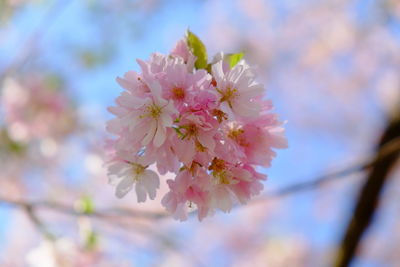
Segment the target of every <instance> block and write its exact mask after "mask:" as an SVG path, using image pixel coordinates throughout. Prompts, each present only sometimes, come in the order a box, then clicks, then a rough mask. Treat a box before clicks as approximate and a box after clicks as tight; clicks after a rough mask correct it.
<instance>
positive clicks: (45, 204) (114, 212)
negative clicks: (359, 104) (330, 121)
mask: <svg viewBox="0 0 400 267" xmlns="http://www.w3.org/2000/svg"><path fill="white" fill-rule="evenodd" d="M399 151H400V137H396V138H394V139H392V140H390V141H388V142H385V144H384V145H382V147H381V149H380V150H379V151H378V153H376V156H375V157H374V158H373V159H372V160H369V161H367V162H365V163H364V164H359V165H355V166H351V167H347V168H344V169H342V170H339V171H336V172H333V173H330V174H326V175H322V176H320V177H317V178H315V179H312V180H309V181H306V182H300V183H296V184H293V185H290V186H287V187H284V188H281V189H278V190H276V191H274V192H270V193H267V194H266V195H264V196H263V197H260V198H258V199H256V200H254V201H253V202H252V203H257V202H260V201H264V200H267V199H270V198H274V197H282V196H285V195H290V194H295V193H299V192H303V191H305V190H311V189H315V188H316V187H318V186H320V185H322V184H324V183H327V182H329V181H332V180H334V179H338V178H341V177H346V176H348V175H351V174H354V173H357V172H361V171H365V170H368V169H371V168H373V167H374V166H376V165H378V164H383V163H385V162H386V161H387V160H388V159H391V158H393V157H395V156H396V155H398V154H399ZM0 202H2V203H5V204H8V205H12V206H16V207H20V208H26V207H28V206H29V209H31V210H32V209H50V210H53V211H56V212H60V213H64V214H68V215H71V216H89V217H94V218H97V219H112V218H118V217H125V218H126V217H131V218H136V219H138V218H140V219H150V220H151V219H160V218H164V217H167V216H168V214H167V213H164V212H151V211H139V210H133V209H128V208H122V207H110V208H107V209H101V210H99V209H97V210H93V211H91V212H90V213H85V212H82V211H79V210H77V209H76V208H74V206H72V205H67V204H63V203H57V202H53V201H46V200H42V201H28V200H13V199H10V198H7V197H4V196H0Z"/></svg>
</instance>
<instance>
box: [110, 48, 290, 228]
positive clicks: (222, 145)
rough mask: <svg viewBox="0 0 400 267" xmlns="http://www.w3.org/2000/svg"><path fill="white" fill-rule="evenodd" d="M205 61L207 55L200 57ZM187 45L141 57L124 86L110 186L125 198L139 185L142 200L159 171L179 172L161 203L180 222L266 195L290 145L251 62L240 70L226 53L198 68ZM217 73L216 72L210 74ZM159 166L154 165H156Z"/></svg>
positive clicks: (114, 128)
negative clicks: (276, 161) (269, 175)
mask: <svg viewBox="0 0 400 267" xmlns="http://www.w3.org/2000/svg"><path fill="white" fill-rule="evenodd" d="M199 56H201V55H199ZM194 58H196V57H195V56H194V55H193V53H192V50H191V49H189V46H188V44H187V42H186V41H179V42H178V44H177V46H176V47H175V48H174V49H173V50H172V52H171V53H170V54H169V55H162V54H159V53H154V54H152V55H151V57H150V59H149V60H147V61H143V60H137V62H138V64H139V66H140V68H141V73H136V72H134V71H128V72H127V73H125V75H124V77H122V78H117V82H118V83H119V84H120V85H121V87H122V88H123V89H124V90H125V91H124V92H123V93H122V94H121V95H120V96H119V97H118V98H117V99H116V104H117V105H116V106H115V107H110V108H109V111H110V112H111V113H113V114H114V115H115V116H116V118H114V119H112V120H110V121H109V122H108V124H107V129H108V131H109V132H110V133H112V134H114V135H116V138H115V139H114V140H113V141H111V142H109V146H111V149H110V150H111V151H113V152H112V153H109V154H110V156H111V159H110V161H109V163H108V170H109V176H110V183H111V184H113V185H115V186H116V196H117V197H119V198H121V197H124V196H125V195H126V194H127V193H128V192H129V191H131V190H132V189H133V187H134V186H135V191H136V195H137V199H138V202H144V201H145V200H146V198H147V196H149V198H150V199H154V198H155V195H156V190H157V189H158V187H159V185H160V180H159V176H158V174H157V173H156V172H154V171H152V170H150V169H148V168H149V166H150V165H152V164H154V168H156V169H157V171H158V173H160V174H166V173H167V172H171V173H174V174H175V175H176V176H175V178H173V179H169V180H167V181H166V183H167V184H168V187H169V192H167V193H166V195H165V196H164V197H163V198H162V201H161V203H162V204H163V205H164V207H165V208H166V210H167V211H168V212H170V213H171V214H172V216H173V217H174V218H175V219H177V220H181V221H183V220H186V219H187V218H188V215H189V212H190V211H191V210H197V216H198V219H199V220H202V219H204V218H205V217H207V216H210V215H212V214H214V213H215V211H216V210H221V211H223V212H229V211H230V210H231V209H232V208H233V207H234V205H236V204H238V203H240V204H246V203H247V202H248V201H249V200H250V199H251V198H252V197H253V196H255V195H258V194H260V192H261V191H262V189H263V187H264V185H263V183H262V181H264V180H265V179H266V175H264V174H261V173H259V172H257V171H256V167H257V166H264V167H269V166H270V164H271V161H272V159H273V157H275V155H276V154H275V151H274V149H277V148H285V147H286V146H287V143H286V139H285V137H284V129H283V127H282V123H281V122H279V121H278V119H277V117H276V115H274V114H273V113H271V110H272V104H271V103H270V102H268V101H265V100H263V97H264V87H263V86H262V85H261V84H260V83H258V82H256V80H255V72H254V70H253V69H252V68H250V66H248V65H247V64H246V63H245V61H244V60H241V61H240V62H239V63H238V64H236V65H235V66H234V67H232V68H231V67H230V64H228V61H227V60H228V58H227V57H225V56H224V55H223V53H221V54H220V55H219V56H217V57H215V60H214V62H212V63H211V64H208V66H207V69H196V68H195V67H194V66H195V64H194V62H195V61H193V59H194ZM210 70H211V73H209V71H210ZM152 168H153V167H152Z"/></svg>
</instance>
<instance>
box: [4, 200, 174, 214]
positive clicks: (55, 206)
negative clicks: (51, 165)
mask: <svg viewBox="0 0 400 267" xmlns="http://www.w3.org/2000/svg"><path fill="white" fill-rule="evenodd" d="M0 202H3V203H6V204H9V205H12V206H16V207H20V208H26V207H27V206H29V207H30V209H39V208H40V209H50V210H54V211H57V212H60V213H64V214H68V215H72V216H89V217H95V218H99V219H107V218H112V217H118V216H124V217H132V218H147V219H158V218H160V217H164V216H166V215H167V214H166V213H161V212H149V211H137V210H131V209H123V208H118V207H115V208H109V209H105V210H94V211H93V212H90V213H85V212H81V211H79V210H77V209H75V208H74V207H73V206H70V205H66V204H62V203H57V202H53V201H45V200H43V201H27V200H13V199H9V198H6V197H3V196H0Z"/></svg>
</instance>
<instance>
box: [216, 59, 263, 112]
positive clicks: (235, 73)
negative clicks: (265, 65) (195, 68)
mask: <svg viewBox="0 0 400 267" xmlns="http://www.w3.org/2000/svg"><path fill="white" fill-rule="evenodd" d="M212 73H213V76H214V79H215V81H216V87H215V90H216V91H217V92H218V93H219V96H220V99H219V101H220V102H221V108H220V109H221V110H222V111H223V112H225V113H227V114H229V115H231V116H233V115H239V116H244V117H255V116H257V115H258V114H259V112H260V111H261V106H260V104H259V103H258V101H256V100H257V99H258V98H259V97H261V96H262V94H263V92H264V88H263V86H262V85H261V84H259V83H257V82H255V80H254V78H255V73H254V71H253V70H252V69H251V68H250V67H249V66H247V65H246V64H244V63H243V61H242V62H240V63H239V64H237V65H236V66H234V67H233V68H232V69H231V70H229V71H227V72H224V70H223V61H222V60H221V61H218V62H217V63H215V64H214V65H213V66H212Z"/></svg>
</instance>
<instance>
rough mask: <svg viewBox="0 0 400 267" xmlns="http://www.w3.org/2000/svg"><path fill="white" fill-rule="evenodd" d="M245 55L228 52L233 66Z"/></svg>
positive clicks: (230, 63) (229, 60) (230, 64)
mask: <svg viewBox="0 0 400 267" xmlns="http://www.w3.org/2000/svg"><path fill="white" fill-rule="evenodd" d="M243 57H244V53H243V52H240V53H236V54H228V62H229V66H230V67H231V68H233V67H234V66H235V65H236V64H238V62H239V61H240V60H241V59H242V58H243Z"/></svg>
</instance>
